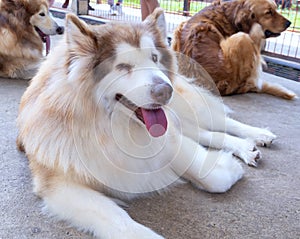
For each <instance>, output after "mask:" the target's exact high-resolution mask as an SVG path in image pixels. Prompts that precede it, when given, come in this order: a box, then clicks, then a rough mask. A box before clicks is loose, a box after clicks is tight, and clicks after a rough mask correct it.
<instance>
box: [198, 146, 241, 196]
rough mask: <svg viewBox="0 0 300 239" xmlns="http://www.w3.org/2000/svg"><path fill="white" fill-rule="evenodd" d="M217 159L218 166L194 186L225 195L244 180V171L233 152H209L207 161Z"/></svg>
mask: <svg viewBox="0 0 300 239" xmlns="http://www.w3.org/2000/svg"><path fill="white" fill-rule="evenodd" d="M216 158H217V164H216V165H215V166H214V167H213V168H212V169H211V170H210V171H209V172H208V173H207V175H206V176H205V177H204V178H199V179H198V181H197V182H194V184H195V185H197V186H198V187H200V188H201V189H203V190H206V191H208V192H211V193H224V192H226V191H227V190H229V189H230V188H231V187H232V186H233V185H234V184H235V183H236V182H237V181H238V180H239V179H241V178H242V176H243V174H244V170H243V168H242V166H241V164H240V163H239V162H238V161H237V160H236V159H235V157H234V156H233V155H232V153H231V152H224V151H209V152H208V156H207V159H206V160H209V159H216Z"/></svg>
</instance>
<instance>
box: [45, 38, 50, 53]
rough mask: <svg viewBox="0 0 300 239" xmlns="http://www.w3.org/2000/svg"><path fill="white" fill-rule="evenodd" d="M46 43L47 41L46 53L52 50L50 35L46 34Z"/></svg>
mask: <svg viewBox="0 0 300 239" xmlns="http://www.w3.org/2000/svg"><path fill="white" fill-rule="evenodd" d="M45 43H46V55H48V54H49V52H50V36H48V35H45Z"/></svg>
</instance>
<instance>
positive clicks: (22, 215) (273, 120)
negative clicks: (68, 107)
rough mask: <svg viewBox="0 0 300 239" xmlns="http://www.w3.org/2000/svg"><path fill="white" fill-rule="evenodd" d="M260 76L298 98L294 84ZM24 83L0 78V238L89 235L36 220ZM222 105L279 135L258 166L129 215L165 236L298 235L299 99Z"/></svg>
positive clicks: (143, 204)
mask: <svg viewBox="0 0 300 239" xmlns="http://www.w3.org/2000/svg"><path fill="white" fill-rule="evenodd" d="M262 77H263V78H264V79H268V80H271V81H275V82H278V83H280V84H282V85H284V86H286V87H288V88H289V89H293V90H294V91H295V92H297V94H298V95H300V84H299V83H296V82H292V81H289V80H286V79H283V78H279V77H276V76H273V75H269V74H263V76H262ZM27 85H28V82H27V81H22V80H11V79H0V102H1V104H0V140H1V144H0V187H1V190H0V201H1V203H0V215H1V216H0V238H3V239H13V238H16V239H22V238H40V239H50V238H53V239H54V238H55V239H56V238H66V239H67V238H91V237H90V236H88V235H86V234H83V233H80V232H77V231H76V230H74V229H72V228H70V227H69V226H68V225H67V224H66V223H63V222H55V221H54V220H53V219H51V218H48V217H47V216H45V215H42V214H41V211H40V200H39V199H38V198H37V197H36V196H35V195H34V194H33V193H32V192H31V191H32V187H31V178H30V172H29V169H28V163H27V159H26V157H25V156H24V155H23V154H22V153H20V152H18V151H17V150H16V146H15V139H16V135H17V129H16V126H15V120H16V117H17V111H18V105H19V101H20V97H21V96H22V94H23V92H24V91H25V89H26V87H27ZM224 101H225V102H226V104H227V105H229V106H230V107H231V108H232V109H233V110H234V111H235V113H234V114H233V118H235V119H238V120H240V121H242V122H244V123H248V124H251V125H253V126H259V127H269V128H270V129H271V130H272V131H273V132H274V133H275V134H276V135H277V136H278V139H277V140H276V141H275V142H274V144H273V145H272V146H271V148H261V151H262V153H263V159H262V161H261V162H260V164H259V166H258V168H250V167H247V166H246V165H243V167H244V168H245V171H246V173H245V176H244V178H243V179H242V180H241V181H239V182H238V183H237V184H236V185H235V186H234V187H233V188H232V189H231V190H230V191H229V192H227V193H224V194H209V193H205V192H202V191H199V190H197V189H195V188H193V187H192V186H191V185H190V184H184V185H180V186H178V187H176V188H173V189H171V190H170V191H169V192H167V193H165V194H163V195H160V196H152V197H151V198H145V199H138V200H134V201H132V202H129V208H128V209H127V210H128V213H129V214H130V215H131V216H132V217H133V218H134V219H135V220H137V221H138V222H140V223H143V224H145V225H147V226H148V227H151V228H152V229H154V230H155V231H157V232H158V233H161V234H162V235H163V236H165V237H166V238H169V239H206V238H209V239H210V238H222V239H224V238H230V239H234V238H255V239H256V238H282V239H287V238H291V239H295V238H300V176H299V172H300V166H299V165H300V164H299V163H300V153H299V151H300V146H299V145H300V143H299V141H300V100H296V101H286V100H282V99H279V98H276V97H272V96H269V95H259V94H246V95H237V96H231V97H225V98H224ZM137 239H138V238H137Z"/></svg>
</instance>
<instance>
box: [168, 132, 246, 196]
mask: <svg viewBox="0 0 300 239" xmlns="http://www.w3.org/2000/svg"><path fill="white" fill-rule="evenodd" d="M172 167H173V169H174V170H175V172H176V173H177V174H179V175H180V176H182V177H183V178H185V179H187V180H190V181H191V182H192V183H194V184H195V185H196V186H198V187H199V188H201V189H203V190H206V191H208V192H213V193H221V192H226V191H227V190H228V189H230V188H231V187H232V185H234V184H235V183H236V182H237V181H238V180H239V179H240V178H241V177H242V176H243V172H244V171H243V169H242V167H241V165H240V164H239V163H238V162H237V160H236V159H235V158H234V156H233V155H232V153H230V152H224V151H215V150H206V149H205V148H203V147H202V146H201V145H199V144H198V143H196V142H195V141H193V140H192V139H190V138H188V137H184V136H183V138H182V144H181V148H180V150H179V154H178V155H177V158H176V159H175V160H172ZM182 174H183V175H182Z"/></svg>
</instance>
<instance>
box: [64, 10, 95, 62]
mask: <svg viewBox="0 0 300 239" xmlns="http://www.w3.org/2000/svg"><path fill="white" fill-rule="evenodd" d="M66 40H67V44H68V47H69V50H70V52H71V54H74V55H76V56H81V57H84V56H91V55H93V54H94V53H95V51H96V49H97V48H98V44H97V37H96V35H95V34H94V33H93V31H92V30H91V29H90V27H89V26H88V25H87V24H86V23H85V22H84V21H82V20H80V19H79V18H78V17H77V16H76V15H74V14H68V15H67V16H66Z"/></svg>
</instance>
